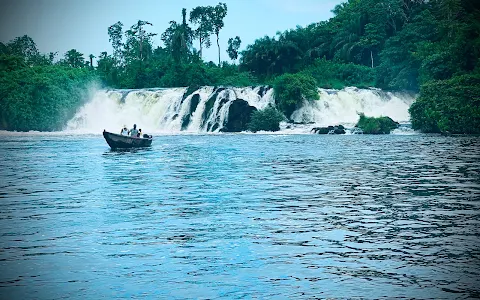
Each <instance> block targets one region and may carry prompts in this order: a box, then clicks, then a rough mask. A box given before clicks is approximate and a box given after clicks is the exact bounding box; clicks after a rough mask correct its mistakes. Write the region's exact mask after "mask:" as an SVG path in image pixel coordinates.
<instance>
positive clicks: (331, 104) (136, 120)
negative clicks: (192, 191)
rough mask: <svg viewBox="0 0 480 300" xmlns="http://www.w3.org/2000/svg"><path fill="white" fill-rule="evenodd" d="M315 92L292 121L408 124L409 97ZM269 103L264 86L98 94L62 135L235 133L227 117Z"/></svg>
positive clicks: (375, 91) (364, 91) (373, 91)
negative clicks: (369, 119)
mask: <svg viewBox="0 0 480 300" xmlns="http://www.w3.org/2000/svg"><path fill="white" fill-rule="evenodd" d="M319 94H320V100H313V101H305V103H304V104H303V106H302V107H301V108H299V109H297V110H296V111H295V112H294V113H293V114H292V116H291V119H292V120H293V121H294V122H295V123H312V124H315V125H312V126H311V127H313V126H326V125H336V124H345V125H352V124H355V122H356V121H357V120H358V113H360V112H363V113H365V114H366V115H367V116H380V115H383V116H389V117H391V118H392V119H394V120H395V121H398V122H408V121H409V114H408V108H409V107H410V105H411V103H412V102H413V100H414V96H413V95H410V94H406V93H390V92H384V91H381V90H378V89H357V88H345V89H343V90H328V89H319ZM269 105H275V99H274V96H273V89H272V88H270V87H268V86H258V87H244V88H233V87H228V88H227V87H208V86H207V87H201V88H199V89H197V90H194V91H192V90H189V89H187V88H165V89H139V90H99V91H97V92H96V93H95V95H94V97H93V98H92V99H90V101H88V102H87V103H86V104H85V105H84V106H83V107H81V108H80V109H79V111H78V112H77V113H76V115H75V116H74V117H73V118H72V119H71V120H70V121H69V122H68V124H67V126H66V131H69V132H77V133H100V132H102V131H103V130H104V129H106V130H107V131H112V132H117V131H119V130H120V128H122V127H123V125H127V127H129V128H130V127H132V125H133V124H137V126H138V127H139V128H142V130H143V131H144V132H148V133H180V132H190V133H202V132H219V131H238V130H231V128H232V126H229V125H228V123H229V121H232V120H229V118H231V119H235V122H237V123H238V122H240V123H239V124H242V127H241V128H244V127H245V126H244V125H245V122H246V120H248V118H249V117H247V119H245V116H242V111H239V110H242V109H243V110H245V111H248V112H251V111H252V110H255V109H258V110H261V109H264V108H265V107H267V106H269ZM243 115H245V113H244V114H243ZM239 116H240V117H239ZM242 118H243V119H242ZM242 122H243V123H242ZM237 123H236V124H237ZM352 126H353V125H352ZM236 128H238V127H236ZM309 128H310V127H308V128H307V127H306V128H305V131H306V132H308V130H309ZM242 130H244V129H242Z"/></svg>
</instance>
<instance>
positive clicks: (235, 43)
mask: <svg viewBox="0 0 480 300" xmlns="http://www.w3.org/2000/svg"><path fill="white" fill-rule="evenodd" d="M241 43H242V40H241V39H240V37H239V36H238V35H237V36H236V37H235V39H233V38H229V39H228V49H227V53H228V56H229V57H230V59H231V60H236V59H237V58H238V49H239V48H240V44H241Z"/></svg>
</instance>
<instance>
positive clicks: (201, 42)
mask: <svg viewBox="0 0 480 300" xmlns="http://www.w3.org/2000/svg"><path fill="white" fill-rule="evenodd" d="M199 39H200V58H202V44H203V41H202V37H201V36H200V38H199Z"/></svg>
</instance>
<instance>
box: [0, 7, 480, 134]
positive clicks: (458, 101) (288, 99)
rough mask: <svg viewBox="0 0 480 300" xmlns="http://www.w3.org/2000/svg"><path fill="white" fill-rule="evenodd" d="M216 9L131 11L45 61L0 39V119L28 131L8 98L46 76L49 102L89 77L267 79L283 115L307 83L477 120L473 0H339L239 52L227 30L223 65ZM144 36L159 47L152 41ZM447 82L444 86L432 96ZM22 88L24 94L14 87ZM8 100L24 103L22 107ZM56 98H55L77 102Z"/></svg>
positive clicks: (419, 113)
mask: <svg viewBox="0 0 480 300" xmlns="http://www.w3.org/2000/svg"><path fill="white" fill-rule="evenodd" d="M227 11H228V10H227V6H226V4H224V3H219V4H218V5H216V6H199V7H196V8H194V9H193V10H192V11H190V12H187V10H186V9H183V10H182V12H181V20H179V22H177V21H174V20H172V21H170V24H169V27H168V28H166V29H165V31H164V32H163V33H161V34H159V33H153V32H149V30H150V29H151V28H152V27H151V25H152V24H151V23H150V22H148V21H143V20H139V21H138V22H136V23H135V24H133V25H132V26H131V27H129V28H128V29H125V30H124V24H122V23H121V22H117V23H115V24H113V25H112V26H110V27H109V28H108V35H109V41H110V42H111V43H112V48H113V52H112V53H111V54H109V53H107V52H102V53H100V54H99V55H98V56H97V57H96V56H95V55H93V54H90V55H85V56H84V54H82V53H80V52H78V51H77V50H75V49H72V50H69V51H68V52H67V53H65V54H64V56H63V57H62V58H60V59H59V60H56V53H49V54H40V53H38V51H37V49H36V47H35V43H34V42H33V40H31V39H30V38H29V37H27V36H24V37H19V38H17V39H15V40H13V41H11V42H9V43H7V44H2V43H0V54H2V55H4V57H3V58H2V70H3V71H2V72H3V73H2V83H1V84H2V86H1V87H0V90H1V91H2V95H1V97H2V98H1V99H0V101H1V102H0V103H1V105H2V116H3V117H2V118H3V121H2V122H3V124H2V128H10V129H11V128H23V129H25V130H26V129H27V128H28V129H30V128H32V127H29V126H30V125H29V124H31V123H30V122H27V121H25V120H27V119H28V118H30V119H32V118H31V117H26V116H27V115H28V114H29V113H27V111H35V110H36V109H34V108H35V106H36V105H41V104H39V103H42V102H41V101H40V102H39V103H36V102H35V101H33V100H31V101H30V100H28V101H27V100H22V101H20V100H15V99H27V98H28V97H34V96H33V95H34V94H35V93H39V91H40V90H42V88H40V86H41V84H40V83H39V82H44V81H45V82H49V83H48V84H47V86H48V88H45V89H44V90H47V91H48V93H57V92H58V93H59V95H56V94H55V95H53V94H52V96H49V97H44V99H47V98H48V99H57V100H52V101H53V102H56V101H63V100H61V99H64V97H63V96H61V94H62V93H64V92H65V91H68V92H70V89H74V90H77V89H79V88H80V89H81V88H84V87H85V86H86V85H87V84H86V82H87V81H90V80H92V79H93V78H95V77H98V78H99V79H100V81H101V82H102V83H103V84H104V85H106V86H108V87H113V88H150V87H176V86H202V85H213V86H219V85H228V86H230V85H231V86H248V85H256V84H274V87H275V95H276V102H277V105H278V108H279V109H280V110H281V111H282V112H284V113H285V115H287V116H290V115H291V112H292V111H293V110H294V109H295V108H298V107H299V106H300V105H301V104H302V103H303V101H304V100H305V99H308V100H313V99H315V98H317V97H318V94H317V93H316V92H314V91H316V88H317V87H323V88H336V89H340V88H343V87H345V86H357V87H371V86H374V87H378V88H382V89H387V90H411V91H414V92H420V97H419V100H418V103H417V104H415V105H414V106H413V107H412V109H411V115H412V123H413V124H414V127H415V128H417V129H420V130H423V131H427V132H439V131H449V132H472V129H467V128H469V126H467V124H477V123H475V122H477V121H476V120H477V119H476V118H477V117H476V116H477V115H476V110H475V109H474V108H475V105H476V103H477V102H476V101H477V100H476V99H478V89H477V88H476V84H477V83H475V80H474V79H472V78H477V77H476V76H477V75H473V74H479V73H480V71H479V70H480V59H479V57H480V1H476V0H347V1H345V2H344V3H342V4H340V5H337V6H336V7H335V8H334V9H333V11H332V12H333V13H334V17H333V18H331V19H330V20H328V21H322V22H318V23H314V24H311V25H308V26H306V27H300V26H298V27H297V28H295V29H291V30H287V31H284V32H278V33H277V35H276V36H274V37H268V36H265V37H262V38H259V39H257V40H256V41H255V42H254V43H253V44H251V45H248V46H247V47H246V49H245V50H244V51H239V49H240V44H241V40H240V37H238V36H237V37H235V38H230V39H229V43H228V44H229V47H228V49H224V53H225V51H226V52H227V53H228V56H229V57H230V58H231V59H232V60H233V62H234V63H233V64H230V63H227V62H225V61H223V62H222V60H221V51H220V50H221V49H220V44H219V40H220V38H221V32H222V29H223V28H224V27H225V26H226V24H225V23H224V19H225V16H226V15H227ZM187 16H188V18H187ZM179 17H180V14H179ZM212 36H213V37H214V38H215V40H216V43H217V47H218V55H219V57H218V64H215V63H213V62H204V61H203V59H202V50H203V48H208V47H210V46H211V44H212V41H211V37H212ZM154 39H158V40H161V41H162V42H163V46H161V47H156V48H155V47H154V46H153V45H154ZM197 41H198V42H197ZM194 45H198V48H199V50H197V49H196V48H195V47H194ZM15 57H20V58H21V59H20V60H16V59H15ZM94 58H96V59H97V60H96V66H95V64H94V61H93V59H94ZM238 58H239V63H238V65H237V64H236V63H235V62H236V61H237V59H238ZM28 68H31V70H30V69H28ZM7 69H9V70H10V71H5V70H7ZM22 70H23V71H22ZM18 72H24V73H18ZM47 73H48V74H47ZM20 74H21V75H20ZM65 74H67V75H65ZM25 76H27V77H28V78H26V77H25ZM55 76H58V77H59V78H60V79H59V80H56V79H55ZM30 77H31V78H30ZM33 78H36V79H35V80H34V79H33ZM39 78H41V79H39ZM47 78H48V80H50V81H48V80H47ZM62 78H68V79H65V80H63V79H62ZM66 80H71V83H67V82H66ZM57 82H58V84H57ZM449 84H451V85H453V86H455V89H456V90H457V91H458V92H454V91H453V89H454V88H453V87H451V86H449ZM54 86H57V87H60V86H61V88H59V89H55V88H53V87H54ZM7 87H8V88H7ZM446 87H448V91H446V92H445V94H442V90H441V89H442V88H446ZM15 89H18V91H17V90H15ZM63 89H65V90H63ZM27 91H30V92H29V95H30V96H28V97H27V96H19V95H23V94H25V93H27ZM54 91H55V92H54ZM61 91H63V92H61ZM459 91H468V92H466V94H461V93H460V92H459ZM42 93H47V92H45V91H43V90H42ZM7 94H8V95H7ZM14 95H16V96H14ZM35 95H36V94H35ZM466 95H468V96H466ZM57 96H58V97H57ZM76 97H77V96H74V97H73V98H75V99H76ZM78 97H80V96H78ZM7 100H8V103H9V104H8V105H7V104H6V103H7ZM15 101H18V102H19V103H20V102H21V103H23V104H22V105H24V106H25V105H26V106H31V107H29V109H23V108H21V107H22V106H21V105H20V104H18V103H17V104H15ZM42 101H43V100H42ZM45 101H47V102H48V100H45ZM65 101H66V102H65V103H64V104H65V107H66V106H68V105H75V103H79V101H80V100H78V99H77V100H74V99H69V100H65ZM71 101H73V102H71ZM27 103H29V104H27ZM62 103H63V102H62ZM64 104H62V105H64ZM49 105H50V104H49ZM13 107H18V109H19V111H22V112H16V113H15V114H24V115H25V120H24V121H21V122H23V123H18V125H17V124H16V122H17V121H16V120H20V119H19V118H18V117H15V118H14V117H10V115H15V114H10V113H7V112H6V111H5V109H7V108H8V109H13ZM52 107H56V106H55V105H53V106H52ZM69 108H70V109H71V110H74V109H75V107H69ZM58 110H59V111H62V113H58V114H53V117H52V118H51V119H50V121H45V122H44V123H45V124H44V125H42V126H40V127H41V128H59V126H60V125H58V124H60V123H61V122H62V120H63V117H58V118H59V119H58V120H57V119H55V120H54V119H53V118H56V117H55V116H64V115H68V113H65V109H64V108H62V109H60V108H58ZM40 111H41V110H40ZM7 115H8V118H7V117H6V116H7ZM35 118H36V117H35ZM7 119H8V120H7ZM53 120H54V121H53ZM18 122H20V121H18ZM39 123H43V121H42V122H39ZM47 123H48V126H47ZM13 124H15V125H13ZM22 124H23V125H22ZM7 125H8V126H7ZM40 127H38V126H37V127H35V128H40ZM470 127H471V126H470Z"/></svg>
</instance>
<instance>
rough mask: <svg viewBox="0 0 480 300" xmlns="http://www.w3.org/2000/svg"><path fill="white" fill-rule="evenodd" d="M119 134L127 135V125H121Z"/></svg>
mask: <svg viewBox="0 0 480 300" xmlns="http://www.w3.org/2000/svg"><path fill="white" fill-rule="evenodd" d="M120 134H121V135H128V129H127V125H123V128H122V130H121V131H120Z"/></svg>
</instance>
